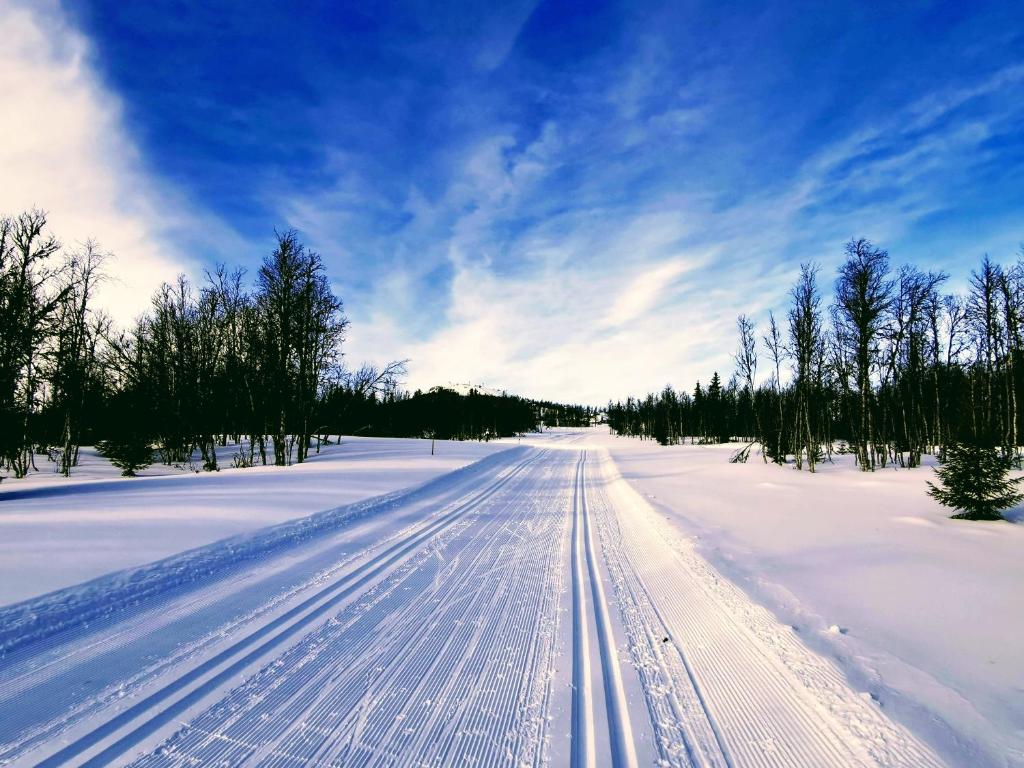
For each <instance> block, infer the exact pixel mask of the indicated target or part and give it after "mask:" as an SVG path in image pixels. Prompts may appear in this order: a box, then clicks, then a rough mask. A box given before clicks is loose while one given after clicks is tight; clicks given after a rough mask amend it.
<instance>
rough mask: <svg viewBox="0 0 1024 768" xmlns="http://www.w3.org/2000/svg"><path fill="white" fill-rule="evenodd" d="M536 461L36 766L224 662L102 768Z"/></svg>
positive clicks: (94, 739)
mask: <svg viewBox="0 0 1024 768" xmlns="http://www.w3.org/2000/svg"><path fill="white" fill-rule="evenodd" d="M537 458H538V456H536V455H535V456H531V457H529V458H527V459H526V460H524V461H523V462H520V463H519V464H518V465H516V466H515V467H514V468H512V469H511V470H510V471H509V472H508V473H507V474H505V475H504V476H503V477H501V478H500V479H498V480H497V481H495V482H494V483H492V484H491V485H490V486H489V487H487V488H486V489H485V490H484V491H482V492H480V493H478V494H476V495H475V496H474V497H473V498H472V499H471V500H469V501H468V502H466V503H464V504H462V505H460V506H459V507H457V508H456V509H455V510H454V511H451V512H448V513H447V514H445V515H443V516H441V517H440V518H439V519H435V520H432V521H430V522H428V524H427V525H426V526H425V528H424V529H423V530H421V531H420V532H418V533H416V534H414V535H413V536H412V537H410V539H407V540H403V541H399V542H398V543H396V544H395V545H393V546H392V547H389V548H388V549H386V550H384V551H383V552H381V553H380V554H379V555H377V556H376V557H374V558H372V559H371V560H369V561H367V562H366V563H364V564H362V565H361V566H360V567H358V568H357V569H356V570H355V571H353V572H352V573H350V574H346V575H345V576H343V577H342V578H341V579H339V580H338V581H337V582H335V583H332V584H330V585H328V586H327V587H326V588H324V589H322V590H320V591H318V592H317V593H315V594H314V595H312V596H311V597H308V598H306V599H305V600H304V601H303V602H301V603H299V604H298V605H297V606H294V607H293V608H291V609H289V610H288V611H287V612H286V613H284V614H282V615H281V616H278V617H277V618H275V619H274V620H272V621H271V622H270V623H268V624H266V625H264V626H262V627H260V628H259V629H257V630H255V631H254V632H252V633H251V634H249V635H247V636H246V637H244V638H242V639H240V640H239V641H237V642H236V643H234V644H233V645H231V646H229V647H228V648H225V649H223V650H221V651H220V652H218V653H217V655H216V656H214V657H212V658H210V659H207V660H206V661H204V662H203V663H202V664H200V665H199V666H198V667H196V668H194V669H192V670H190V671H189V672H187V673H185V674H184V675H183V676H181V677H179V678H177V679H175V680H173V681H172V682H170V683H168V684H167V685H166V686H164V687H163V688H161V689H160V690H158V691H156V692H154V693H151V694H149V695H148V696H146V697H145V698H144V699H143V700H142V701H140V702H137V703H136V704H133V705H132V706H131V707H130V708H129V709H127V710H125V711H122V712H120V713H118V714H117V715H115V716H114V717H113V718H112V719H111V720H110V721H109V722H108V723H105V724H104V726H102V727H100V728H98V729H96V730H94V731H92V732H90V733H88V734H86V735H85V736H83V737H81V738H80V739H79V740H78V741H75V742H73V743H72V744H69V745H68V746H66V747H64V748H63V749H61V750H60V751H59V752H57V753H56V754H54V755H51V756H50V757H48V758H46V759H45V760H43V761H41V762H40V763H39V765H40V766H41V767H43V768H46V767H48V766H56V765H61V764H63V763H64V762H66V761H67V760H68V759H70V758H72V757H75V756H77V755H78V754H80V753H81V752H83V751H85V750H87V749H89V748H90V747H92V746H93V745H94V744H96V743H98V742H99V741H101V740H102V739H103V738H105V737H106V736H108V735H110V734H112V733H113V732H114V731H116V730H118V729H120V728H122V727H124V726H126V725H128V724H130V723H131V722H132V720H133V719H134V715H136V714H140V713H142V712H146V711H148V710H150V709H152V708H153V707H155V706H156V704H158V703H162V702H164V701H166V700H167V699H168V698H169V697H170V696H172V695H173V694H175V693H177V692H179V691H181V690H182V689H183V688H185V687H187V686H188V685H189V684H191V683H192V682H194V681H199V680H201V679H202V678H203V676H204V675H205V674H206V673H207V672H208V671H212V670H217V669H218V667H220V666H221V665H222V664H224V663H225V662H230V664H229V666H227V667H226V668H225V669H223V670H219V671H217V672H216V674H215V675H214V676H212V677H208V678H207V679H206V680H203V681H202V682H200V683H199V686H198V687H197V688H194V689H193V690H192V691H190V692H189V693H186V694H185V695H184V696H183V697H182V698H181V699H177V700H176V701H174V702H173V703H171V704H169V705H168V706H167V707H165V708H164V709H162V710H160V711H159V712H157V713H156V714H154V715H153V716H152V717H151V718H149V719H148V720H146V721H144V722H143V723H141V724H140V725H137V726H135V727H134V728H133V729H132V731H131V733H129V734H128V735H126V736H124V737H121V738H120V739H119V740H118V741H117V742H116V743H115V744H113V745H111V746H109V747H107V748H105V749H104V750H103V751H101V752H100V753H99V754H98V755H96V756H95V757H93V758H91V759H90V760H88V761H87V762H86V763H85V764H86V765H90V764H91V765H103V764H104V762H105V761H107V760H109V759H112V758H113V757H115V756H116V755H117V754H120V752H122V751H123V750H124V749H125V748H128V747H130V746H131V743H132V742H133V740H135V741H137V740H139V739H141V738H144V737H145V736H146V735H148V734H149V733H150V732H152V731H153V730H155V729H156V727H159V726H160V725H162V724H164V723H165V722H167V721H171V720H173V718H174V717H176V716H177V715H178V714H179V713H180V712H183V711H184V710H186V709H187V708H188V707H189V706H191V705H192V704H194V703H195V702H196V701H197V700H199V699H201V698H202V696H203V695H205V694H206V693H208V692H210V691H211V689H215V688H216V687H218V686H219V685H221V684H223V682H225V681H226V680H227V679H228V678H230V677H231V676H233V675H235V674H237V673H238V672H240V671H241V669H243V668H244V667H245V666H247V665H248V664H250V663H252V662H253V661H255V660H256V659H257V658H258V657H259V656H261V655H263V654H265V653H266V652H267V651H268V650H269V647H270V646H272V645H276V644H279V643H281V642H284V641H287V639H288V638H290V637H291V636H292V635H293V634H294V633H295V632H296V631H298V630H299V629H301V627H303V626H305V625H306V624H308V623H309V622H310V621H312V620H313V619H315V618H316V617H318V616H320V615H322V614H323V613H324V612H326V611H327V610H328V609H329V608H330V607H331V606H333V605H334V604H336V603H337V602H340V601H341V600H342V599H344V598H346V597H348V596H350V595H351V594H352V593H354V592H355V590H356V589H357V588H358V587H359V586H363V585H364V584H366V583H367V582H369V581H370V580H371V579H372V578H373V577H375V576H377V575H378V574H379V573H380V572H381V571H383V570H384V569H386V568H387V567H389V566H390V565H393V564H394V563H395V562H396V561H398V560H400V559H401V558H402V557H404V556H405V555H407V554H409V553H410V552H411V551H413V550H414V549H415V548H416V547H417V546H418V545H419V544H420V543H421V542H423V541H424V540H427V539H429V538H430V537H432V536H434V535H435V534H436V533H437V532H439V531H441V530H443V529H444V528H445V527H447V526H449V525H451V524H452V523H453V522H455V521H456V520H458V519H459V518H460V517H461V516H462V515H464V514H465V513H466V512H467V511H468V510H470V509H472V507H473V505H474V504H476V503H479V502H480V501H482V500H483V499H486V498H487V497H488V496H490V495H492V494H493V493H495V492H496V491H497V490H499V489H500V488H501V487H502V486H503V485H505V484H506V483H508V482H509V481H510V480H511V479H513V478H514V477H515V476H516V475H518V474H519V473H521V472H522V471H523V470H524V469H525V468H526V467H527V466H528V465H529V464H530V463H531V462H533V461H535V460H537ZM317 603H319V605H317ZM307 609H310V610H311V614H310V615H303V611H305V610H307ZM293 618H295V619H296V621H295V622H294V623H292V624H288V622H289V621H290V620H291V619H293ZM279 626H284V628H283V629H282V631H281V632H280V633H278V634H277V635H274V636H272V637H271V638H270V639H269V640H265V641H263V642H262V643H261V644H260V645H259V646H257V648H256V649H254V650H253V651H249V652H248V653H246V655H245V656H243V657H242V658H241V659H239V660H232V659H233V657H235V656H236V655H237V654H238V653H239V652H241V651H245V649H247V648H249V646H251V645H253V644H254V643H256V642H259V641H260V640H261V639H262V638H264V637H265V636H267V635H270V634H271V633H273V632H274V631H275V630H277V628H278V627H279Z"/></svg>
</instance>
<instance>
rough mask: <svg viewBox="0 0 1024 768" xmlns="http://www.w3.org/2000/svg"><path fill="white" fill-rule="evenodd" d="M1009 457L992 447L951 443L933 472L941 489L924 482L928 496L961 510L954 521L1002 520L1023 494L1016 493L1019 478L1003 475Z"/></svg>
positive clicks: (1008, 467)
mask: <svg viewBox="0 0 1024 768" xmlns="http://www.w3.org/2000/svg"><path fill="white" fill-rule="evenodd" d="M1012 465H1013V461H1012V458H1011V457H1010V456H1008V455H1005V454H1004V453H1002V452H1001V451H998V450H995V449H993V448H985V447H983V446H978V445H965V444H961V443H954V444H951V445H949V446H947V447H946V457H945V460H944V461H943V462H942V464H941V466H940V467H939V468H938V469H937V470H936V473H937V474H938V476H939V480H940V482H941V483H942V484H941V486H936V485H935V484H933V483H928V486H929V491H928V495H929V496H931V497H932V498H934V499H936V500H937V501H938V502H939V503H940V504H943V505H944V506H947V507H950V508H951V509H959V510H962V512H960V514H957V515H953V517H954V518H959V519H963V520H1002V519H1003V516H1002V514H1001V512H1002V511H1003V510H1004V509H1009V508H1010V507H1012V506H1014V505H1015V504H1017V503H1018V502H1020V500H1021V499H1024V494H1022V493H1020V492H1019V491H1018V490H1017V485H1018V484H1019V483H1020V479H1019V478H1009V477H1007V474H1008V473H1009V471H1010V468H1011V466H1012Z"/></svg>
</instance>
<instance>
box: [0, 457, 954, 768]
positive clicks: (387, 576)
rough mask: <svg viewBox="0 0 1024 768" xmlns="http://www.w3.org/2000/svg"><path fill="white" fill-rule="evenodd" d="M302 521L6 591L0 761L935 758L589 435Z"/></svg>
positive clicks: (867, 761)
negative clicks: (28, 595) (71, 605)
mask: <svg viewBox="0 0 1024 768" xmlns="http://www.w3.org/2000/svg"><path fill="white" fill-rule="evenodd" d="M314 517H315V518H316V519H317V521H316V523H315V525H310V524H303V523H301V522H300V523H298V524H297V527H296V528H294V530H293V529H292V528H285V529H272V530H271V532H269V533H268V534H267V535H265V536H263V537H262V538H261V537H260V536H256V537H253V538H252V539H251V540H250V548H249V549H248V550H246V549H245V546H246V542H238V541H235V542H231V543H230V545H231V546H233V547H235V549H236V551H235V552H234V555H233V556H232V557H228V556H227V555H226V554H225V553H222V552H219V551H217V549H216V547H217V546H218V545H214V547H213V548H204V550H201V551H199V554H198V555H197V556H196V555H193V556H192V557H193V560H194V561H196V562H199V563H218V564H223V565H222V566H221V565H219V566H218V569H214V570H211V571H210V572H209V573H208V574H207V575H206V576H205V577H204V578H198V577H197V578H194V579H191V580H189V579H186V578H183V576H182V573H183V568H184V567H186V566H187V562H188V558H185V559H182V558H172V559H171V560H170V563H171V565H170V566H169V573H170V574H171V576H170V577H169V578H166V579H163V577H162V576H161V573H160V569H159V568H158V567H156V565H159V564H156V565H155V566H154V567H150V568H147V569H144V570H143V571H142V577H141V578H139V577H136V579H137V580H138V581H139V582H140V583H143V584H144V590H143V593H140V594H138V595H134V596H132V593H131V591H130V590H127V591H126V587H125V584H128V585H131V584H134V583H136V582H133V581H132V580H131V579H127V580H126V579H125V578H123V577H115V578H112V579H111V580H109V583H110V584H112V585H116V589H115V590H114V591H115V593H116V594H117V595H118V605H117V608H116V610H113V609H112V610H106V611H104V610H103V609H102V606H101V605H99V602H101V600H102V594H101V591H102V585H103V584H104V583H108V582H104V580H98V581H97V582H96V583H94V584H93V585H92V586H89V585H85V586H86V587H88V589H86V590H85V591H82V590H78V591H76V592H74V593H73V594H74V600H75V601H76V602H77V603H79V604H83V605H89V606H90V607H89V609H88V615H89V616H90V617H95V618H94V619H90V620H88V621H76V620H74V617H73V616H71V615H70V614H68V613H67V612H66V611H63V610H62V609H61V607H60V599H59V594H58V595H51V596H46V597H45V599H44V600H43V601H41V602H40V609H41V613H42V614H43V615H46V614H47V612H50V613H49V615H52V616H55V617H57V620H58V621H59V622H60V626H59V627H56V628H48V627H47V626H46V624H45V622H40V620H39V619H38V618H37V617H36V614H35V613H33V610H32V606H31V605H22V606H15V607H14V608H15V609H16V610H15V611H14V612H12V613H11V614H10V615H12V616H14V617H16V619H17V621H18V622H21V625H23V626H24V627H25V628H26V629H25V636H24V637H20V636H18V635H17V633H14V632H8V634H7V635H6V636H5V637H6V642H7V643H8V647H9V648H11V649H13V650H12V651H9V652H8V653H7V654H6V655H4V656H0V764H17V765H21V764H24V765H43V766H56V765H96V766H99V765H109V764H126V763H131V764H132V765H135V766H139V767H140V768H142V767H146V768H149V767H151V766H153V767H155V766H200V765H204V766H205V765H223V766H234V765H259V766H278V767H280V768H289V767H291V766H306V765H332V766H385V765H387V766H400V765H401V766H442V765H453V764H460V765H461V764H465V765H473V766H505V765H516V766H541V765H563V764H566V763H568V764H570V765H572V766H574V768H597V767H598V766H612V767H613V768H635V767H636V766H640V765H652V764H656V765H661V766H701V767H705V766H706V767H719V766H722V767H725V768H735V767H737V766H755V767H761V766H797V767H801V766H806V767H807V768H811V767H812V766H814V767H817V766H872V765H880V766H894V767H903V766H906V767H908V768H909V766H915V767H916V766H922V767H924V768H929V767H930V766H939V765H940V764H941V763H940V762H939V760H938V759H937V758H936V757H935V755H934V754H933V753H932V752H931V751H930V750H929V749H928V747H927V746H925V745H924V744H922V743H921V742H919V741H918V740H917V739H916V738H914V736H912V735H911V734H910V733H909V732H908V731H906V730H905V729H904V728H902V727H901V726H899V725H898V724H895V723H893V722H892V721H890V720H889V719H888V718H887V717H886V716H885V715H884V713H883V712H882V711H881V710H880V709H879V708H878V706H877V705H876V704H875V703H874V702H873V701H871V700H870V698H868V697H865V696H864V695H862V694H859V693H858V692H856V691H854V690H852V689H851V688H850V686H849V684H848V683H847V682H846V681H845V680H844V678H843V677H842V675H841V674H840V673H839V672H838V671H837V670H836V669H835V667H834V666H833V665H832V664H830V663H829V662H827V661H826V660H824V659H821V658H819V657H817V656H816V655H814V654H813V653H811V652H810V651H809V650H807V649H806V648H805V647H804V646H803V645H802V644H801V643H800V642H799V640H798V638H797V637H796V636H795V633H793V632H792V631H791V630H790V629H789V628H788V627H785V626H782V625H780V624H779V623H778V622H777V621H776V620H775V619H774V618H773V617H772V616H771V615H770V614H769V613H768V612H767V611H766V610H765V609H763V608H761V607H760V606H758V605H756V604H754V603H752V602H751V601H750V600H749V598H747V597H746V596H745V595H744V594H743V593H742V592H741V591H740V590H739V589H737V588H736V587H735V586H733V585H732V584H730V583H729V582H727V581H725V580H724V579H722V578H721V577H720V576H719V575H718V574H717V573H716V572H715V571H714V569H713V568H712V567H711V566H710V565H708V564H707V562H706V561H704V560H703V559H702V558H700V557H699V555H697V554H696V552H695V551H694V550H693V547H692V546H691V545H690V543H689V541H687V540H686V539H685V538H684V537H682V536H680V535H679V534H678V533H677V532H676V531H675V529H673V528H672V527H671V526H670V525H669V524H667V523H666V522H665V521H664V520H662V519H660V518H659V516H658V515H657V514H656V513H654V511H653V510H652V509H651V508H650V506H649V505H648V504H647V503H646V502H645V501H644V500H643V499H642V498H641V497H640V496H639V495H638V494H637V493H636V492H635V491H633V490H632V489H631V488H630V487H629V486H628V485H627V484H626V483H625V481H623V480H622V479H621V477H620V476H619V475H618V473H617V471H616V470H615V468H614V465H613V463H612V461H611V459H610V458H609V456H608V455H607V452H606V451H604V450H600V449H597V450H595V449H583V448H582V446H579V445H576V444H575V442H574V441H573V440H565V441H558V442H556V441H552V445H551V447H550V448H549V449H544V450H539V449H517V450H510V451H506V452H504V453H503V454H498V455H496V456H492V457H490V458H488V459H485V460H484V461H482V462H479V463H478V464H476V465H473V466H471V467H469V468H465V469H464V470H459V471H457V472H454V473H452V474H451V475H449V476H447V478H446V479H445V478H442V479H441V480H440V481H434V482H432V483H428V484H427V485H426V486H424V487H422V488H421V489H417V490H415V491H413V492H409V493H405V494H402V493H399V494H394V495H392V496H389V497H387V498H385V499H380V500H374V501H371V502H368V503H364V504H361V505H355V506H354V507H353V508H352V509H347V510H338V511H333V512H332V513H330V514H329V515H327V516H326V517H325V516H324V515H317V516H314ZM381 520H383V521H384V522H385V525H384V526H383V530H384V531H385V533H381V530H382V526H381V525H380V522H381ZM375 521H376V523H375ZM294 531H298V532H299V533H300V534H301V535H297V536H296V535H293V533H294ZM239 553H241V554H239ZM188 554H189V553H186V555H188ZM162 579H163V580H162ZM161 584H162V585H163V588H161ZM133 588H134V587H133ZM93 603H97V604H96V605H93Z"/></svg>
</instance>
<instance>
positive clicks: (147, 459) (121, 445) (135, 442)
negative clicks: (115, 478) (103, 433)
mask: <svg viewBox="0 0 1024 768" xmlns="http://www.w3.org/2000/svg"><path fill="white" fill-rule="evenodd" d="M96 450H98V451H99V452H100V455H101V456H105V457H107V458H108V459H110V463H111V464H113V465H114V466H115V467H117V468H118V469H120V470H121V474H122V475H124V476H125V477H135V473H136V472H137V471H138V470H140V469H145V468H146V467H148V466H149V465H150V464H152V463H153V449H152V448H151V447H150V445H149V441H148V440H146V439H145V438H140V437H119V438H116V439H114V440H103V441H101V442H99V443H97V444H96Z"/></svg>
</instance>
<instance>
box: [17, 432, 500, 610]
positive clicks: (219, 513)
mask: <svg viewBox="0 0 1024 768" xmlns="http://www.w3.org/2000/svg"><path fill="white" fill-rule="evenodd" d="M509 447H510V446H509V444H508V443H476V442H446V441H438V442H437V444H436V454H435V455H433V456H432V455H431V454H430V441H429V440H414V439H385V438H357V437H355V438H349V437H346V438H345V439H344V442H343V443H342V445H332V446H326V447H324V448H323V449H322V450H321V453H320V454H319V455H313V456H311V457H310V459H309V461H308V462H305V463H303V464H297V465H294V466H291V467H262V466H259V467H251V468H248V469H225V470H222V471H220V472H211V473H200V474H196V473H194V472H183V471H181V470H175V469H173V468H168V467H164V466H161V465H156V466H153V467H151V468H150V469H149V470H147V471H146V476H143V477H137V478H121V477H119V476H118V475H119V474H120V473H119V470H117V469H116V468H114V467H112V466H111V465H110V464H109V462H107V461H106V460H105V459H103V458H102V457H99V456H96V455H95V454H94V453H92V452H88V453H87V454H86V455H85V457H84V461H83V466H82V467H80V468H78V469H76V470H75V472H74V474H73V476H72V477H71V478H64V477H60V476H57V475H54V474H50V473H38V474H34V475H32V476H30V477H28V478H25V479H23V480H5V481H4V482H3V483H2V484H0V605H6V604H9V603H13V602H16V601H22V600H26V599H28V598H31V597H34V596H36V595H40V594H43V593H46V592H51V591H53V590H57V589H60V588H62V587H67V586H70V585H73V584H78V583H80V582H83V581H87V580H90V579H94V578H96V577H98V576H101V575H103V574H106V573H110V572H112V571H119V570H122V569H125V568H133V567H136V566H140V565H143V564H146V563H151V562H154V561H156V560H160V559H162V558H165V557H168V556H169V555H173V554H176V553H178V552H183V551H185V550H189V549H194V548H196V547H201V546H203V545H205V544H209V543H211V542H214V541H217V540H218V539H223V538H226V537H229V536H235V535H238V534H242V533H245V532H247V531H253V530H256V529H259V528H263V527H265V526H268V525H274V524H276V523H280V522H283V521H285V520H291V519H295V518H300V517H305V516H307V515H310V514H312V513H315V512H319V511H321V510H324V509H333V508H336V507H339V506H343V505H346V504H352V503H354V502H357V501H360V500H363V499H367V498H370V497H374V496H380V495H381V494H386V493H392V492H394V491H397V490H400V489H402V488H409V487H412V486H416V485H419V484H421V483H424V482H427V481H428V480H430V479H432V478H434V477H437V476H439V475H441V474H444V473H446V472H450V471H452V470H455V469H458V468H459V467H462V466H465V465H466V464H468V463H470V462H473V461H477V460H478V459H481V458H483V457H485V456H488V455H490V454H492V453H494V452H496V451H500V450H504V449H507V448H509ZM222 453H223V452H222ZM227 455H228V454H227V453H224V456H227ZM224 456H222V459H223V458H224ZM161 472H162V473H164V476H159V475H158V473H161Z"/></svg>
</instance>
